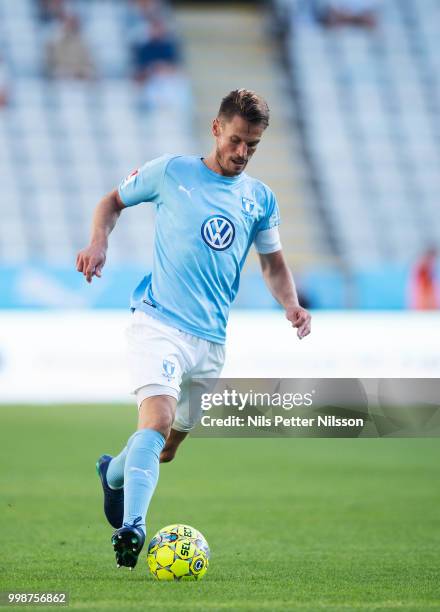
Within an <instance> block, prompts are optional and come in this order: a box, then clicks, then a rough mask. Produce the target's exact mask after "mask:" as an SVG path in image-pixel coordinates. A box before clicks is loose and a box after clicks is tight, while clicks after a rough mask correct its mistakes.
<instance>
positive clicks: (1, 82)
mask: <svg viewBox="0 0 440 612" xmlns="http://www.w3.org/2000/svg"><path fill="white" fill-rule="evenodd" d="M9 98H10V80H9V71H8V68H7V66H6V63H5V62H4V60H3V59H2V57H1V56H0V108H3V107H5V106H7V105H8V104H9Z"/></svg>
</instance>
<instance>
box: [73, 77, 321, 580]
mask: <svg viewBox="0 0 440 612" xmlns="http://www.w3.org/2000/svg"><path fill="white" fill-rule="evenodd" d="M268 125H269V109H268V106H267V104H266V102H265V101H264V100H263V99H262V98H261V97H260V96H259V95H257V94H256V93H254V92H252V91H249V90H246V89H239V90H234V91H231V92H230V93H229V94H228V95H227V96H226V97H225V98H223V100H222V102H221V105H220V109H219V112H218V115H217V117H216V118H215V119H214V121H213V123H212V134H213V136H214V140H215V144H214V147H213V149H212V151H211V153H210V154H209V155H208V156H207V157H204V158H203V157H198V156H182V155H164V156H163V157H159V158H157V159H154V160H152V161H150V162H147V163H146V164H144V165H143V166H142V167H141V168H139V169H138V170H135V171H134V172H132V173H131V174H130V175H129V176H128V177H127V178H126V179H125V180H123V181H122V183H121V184H120V185H119V188H118V189H115V190H114V191H112V192H111V193H109V194H108V195H106V196H105V197H104V198H103V199H102V200H101V202H100V203H99V204H98V206H97V208H96V210H95V214H94V218H93V226H92V237H91V243H90V246H88V247H87V248H86V249H84V250H82V251H81V252H80V253H79V254H78V256H77V270H78V271H79V272H82V273H83V274H84V276H85V277H86V279H87V281H88V282H89V283H90V282H91V281H92V278H93V276H97V277H100V276H101V271H102V268H103V266H104V263H105V259H106V252H107V248H108V237H109V234H110V232H111V231H112V229H113V228H114V226H115V224H116V221H117V219H118V217H119V215H120V214H121V212H122V211H123V210H125V209H127V208H129V207H130V206H135V205H137V204H140V203H142V202H153V203H154V204H155V205H156V213H157V219H156V229H155V244H154V258H153V270H152V273H151V274H149V275H148V276H146V277H145V278H144V279H143V280H142V281H141V282H140V284H139V285H138V287H137V288H136V289H135V291H134V293H133V295H132V299H131V309H132V313H133V314H132V315H131V316H132V321H131V325H130V326H129V328H128V330H127V336H128V346H129V365H130V371H131V376H132V389H133V393H134V394H135V395H136V399H137V405H138V411H139V414H138V425H137V430H136V431H135V433H133V435H132V436H131V437H130V438H129V440H128V442H127V444H126V446H125V447H124V449H123V450H122V451H121V452H120V453H119V455H117V456H116V457H110V456H109V455H103V456H102V457H100V459H99V460H98V463H97V471H98V474H99V476H100V478H101V483H102V487H103V491H104V511H105V514H106V517H107V519H108V521H109V522H110V524H111V525H112V526H113V527H114V528H116V531H115V532H114V534H113V536H112V544H113V547H114V550H115V552H116V562H117V565H118V567H119V566H121V565H125V566H128V567H130V568H133V567H134V566H135V565H136V562H137V559H138V555H139V553H140V551H141V549H142V546H143V544H144V542H145V529H146V528H145V516H146V513H147V509H148V506H149V503H150V500H151V497H152V495H153V493H154V490H155V487H156V484H157V480H158V476H159V462H161V461H162V462H165V461H171V460H172V459H173V457H174V455H175V453H176V450H177V448H178V446H179V444H180V443H181V442H182V440H183V439H184V438H185V437H186V436H187V434H188V432H189V431H190V430H191V429H192V428H193V427H194V426H195V425H196V424H197V422H198V421H199V419H200V416H201V414H200V413H201V410H198V409H197V410H196V411H194V409H193V408H192V410H190V405H189V383H190V381H191V379H197V378H205V379H206V378H208V379H209V378H216V377H218V376H219V375H220V372H221V370H222V367H223V361H224V356H225V352H224V343H225V328H226V323H227V319H228V313H229V307H230V305H231V302H232V301H233V299H234V298H235V295H236V293H237V291H238V285H239V281H240V272H241V269H242V267H243V264H244V261H245V259H246V256H247V253H248V251H249V249H250V247H251V245H252V244H254V245H255V248H256V250H257V252H258V253H259V258H260V262H261V268H262V273H263V277H264V279H265V281H266V283H267V285H268V287H269V289H270V291H271V292H272V294H273V295H274V297H275V298H276V299H277V300H278V302H279V303H280V304H281V305H282V306H283V307H284V309H285V314H286V318H287V319H288V321H290V323H291V324H292V326H293V327H294V328H297V336H298V338H300V339H301V338H304V336H307V334H309V333H310V314H309V313H308V312H307V311H306V310H305V309H304V308H302V307H301V306H300V304H299V303H298V296H297V292H296V289H295V284H294V281H293V278H292V275H291V273H290V271H289V269H288V267H287V265H286V262H285V260H284V256H283V252H282V250H281V243H280V238H279V233H278V225H279V223H280V218H279V211H278V205H277V201H276V199H275V196H274V194H273V193H272V191H271V190H270V189H269V187H267V186H266V185H265V184H264V183H262V182H261V181H259V180H257V179H255V178H251V177H250V176H248V175H247V174H246V173H245V172H244V170H245V168H246V166H247V164H248V162H249V160H250V159H251V157H252V156H253V154H254V153H255V151H256V149H257V146H258V143H259V142H260V140H261V137H262V136H263V133H264V131H265V129H266V128H267V126H268Z"/></svg>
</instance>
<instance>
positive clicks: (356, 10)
mask: <svg viewBox="0 0 440 612" xmlns="http://www.w3.org/2000/svg"><path fill="white" fill-rule="evenodd" d="M378 4H379V0H318V2H317V7H318V15H319V18H320V20H321V21H322V22H323V23H324V25H326V26H328V27H338V26H345V25H348V26H358V27H363V28H371V29H372V28H375V27H376V25H377V9H378Z"/></svg>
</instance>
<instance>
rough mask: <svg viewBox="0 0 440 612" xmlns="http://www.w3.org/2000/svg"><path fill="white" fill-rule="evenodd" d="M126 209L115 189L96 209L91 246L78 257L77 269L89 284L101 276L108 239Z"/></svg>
mask: <svg viewBox="0 0 440 612" xmlns="http://www.w3.org/2000/svg"><path fill="white" fill-rule="evenodd" d="M124 208H125V205H124V203H123V202H122V200H121V197H120V195H119V193H118V190H117V189H115V190H114V191H111V192H110V193H109V194H107V195H105V196H104V197H103V198H102V200H101V201H100V202H99V204H98V206H97V207H96V209H95V213H94V215H93V221H92V236H91V239H90V245H89V246H88V247H87V248H85V249H83V250H82V251H80V252H79V253H78V255H77V257H76V269H77V270H78V272H82V273H83V274H84V276H85V277H86V280H87V282H88V283H91V282H92V278H93V276H98V277H100V276H101V270H102V268H103V267H104V264H105V259H106V255H107V248H108V237H109V235H110V233H111V231H112V230H113V228H114V227H115V225H116V222H117V220H118V218H119V215H120V214H121V211H122V210H123V209H124Z"/></svg>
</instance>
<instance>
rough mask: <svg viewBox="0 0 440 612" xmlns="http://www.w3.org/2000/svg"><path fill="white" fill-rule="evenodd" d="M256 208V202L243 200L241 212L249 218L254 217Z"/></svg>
mask: <svg viewBox="0 0 440 612" xmlns="http://www.w3.org/2000/svg"><path fill="white" fill-rule="evenodd" d="M254 208H255V202H254V201H253V200H250V199H249V198H241V210H242V212H243V214H245V215H246V216H247V217H252V216H253V215H252V213H253V211H254Z"/></svg>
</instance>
